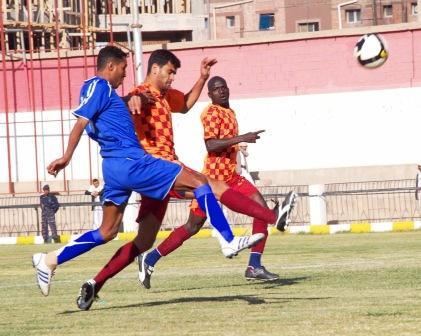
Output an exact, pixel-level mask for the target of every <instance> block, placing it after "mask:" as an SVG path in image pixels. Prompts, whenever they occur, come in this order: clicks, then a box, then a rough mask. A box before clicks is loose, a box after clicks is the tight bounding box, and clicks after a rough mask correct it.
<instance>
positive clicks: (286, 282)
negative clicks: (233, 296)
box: [151, 277, 309, 294]
mask: <svg viewBox="0 0 421 336" xmlns="http://www.w3.org/2000/svg"><path fill="white" fill-rule="evenodd" d="M307 279H309V277H298V278H289V279H278V280H275V281H261V280H250V281H247V282H244V283H240V284H232V285H231V284H228V285H219V284H218V283H214V285H213V286H209V285H204V286H195V287H188V288H180V290H182V291H183V292H185V291H192V290H198V289H210V288H232V287H250V286H254V285H258V286H263V287H264V288H274V287H278V286H291V285H295V284H296V283H299V282H301V281H303V280H307ZM151 292H152V291H151ZM168 292H174V289H169V290H153V293H156V294H161V293H168Z"/></svg>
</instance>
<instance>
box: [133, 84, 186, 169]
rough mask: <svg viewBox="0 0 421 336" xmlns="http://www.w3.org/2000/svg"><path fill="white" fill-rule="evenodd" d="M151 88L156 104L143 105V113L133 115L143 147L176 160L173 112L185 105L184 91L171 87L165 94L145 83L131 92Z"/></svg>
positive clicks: (167, 158) (137, 92)
mask: <svg viewBox="0 0 421 336" xmlns="http://www.w3.org/2000/svg"><path fill="white" fill-rule="evenodd" d="M147 90H149V91H150V92H151V93H152V95H153V96H154V97H155V99H156V103H155V104H154V105H148V106H142V111H141V114H139V115H132V117H133V121H134V125H135V129H136V133H137V136H138V138H139V141H140V143H141V145H142V147H143V148H144V149H145V150H146V152H148V153H149V154H151V155H153V156H155V157H160V158H163V159H166V160H170V161H176V160H177V159H178V158H177V155H176V154H175V149H174V134H173V127H172V118H171V112H180V111H181V110H182V109H183V108H184V105H185V102H184V93H182V92H180V91H178V90H175V89H169V90H168V91H167V92H166V93H165V94H164V95H162V94H161V92H160V91H159V90H157V89H155V88H153V87H152V86H151V85H150V84H147V83H143V84H141V85H139V86H137V87H136V88H134V89H133V90H132V91H131V92H130V94H132V95H135V94H139V93H140V92H143V91H147Z"/></svg>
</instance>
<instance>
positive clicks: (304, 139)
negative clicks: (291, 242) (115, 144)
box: [0, 87, 421, 182]
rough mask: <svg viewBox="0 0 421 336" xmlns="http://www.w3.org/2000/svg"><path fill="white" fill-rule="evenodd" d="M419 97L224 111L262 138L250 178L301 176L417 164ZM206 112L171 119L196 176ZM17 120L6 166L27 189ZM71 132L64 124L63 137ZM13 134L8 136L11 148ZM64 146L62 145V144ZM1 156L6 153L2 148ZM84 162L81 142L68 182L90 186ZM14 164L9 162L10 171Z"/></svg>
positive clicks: (294, 99)
mask: <svg viewBox="0 0 421 336" xmlns="http://www.w3.org/2000/svg"><path fill="white" fill-rule="evenodd" d="M419 97H421V87H417V88H406V89H388V90H377V91H357V92H341V93H331V94H315V95H302V96H289V97H270V98H255V99H241V100H236V99H233V100H232V101H231V106H232V108H233V109H234V110H235V111H236V113H237V117H238V121H239V125H240V132H242V133H245V132H249V131H256V130H261V129H264V130H266V132H264V133H262V136H261V139H260V140H258V142H257V143H256V144H251V145H250V146H249V152H250V158H249V166H250V170H252V171H278V170H303V169H319V168H339V167H353V166H376V165H404V164H411V163H416V162H420V161H421V148H420V146H419V142H420V139H419V138H420V131H419V127H420V125H421V113H420V111H421V99H420V98H419ZM206 105H207V103H206V102H199V103H197V104H196V106H195V107H194V108H193V109H192V110H191V111H190V112H189V113H188V114H186V115H183V114H174V115H173V122H174V133H175V143H176V151H177V153H178V155H179V157H180V159H181V160H182V161H183V162H184V163H185V164H187V165H188V166H190V167H192V168H195V169H198V170H200V169H201V168H202V164H203V158H204V154H205V148H204V144H203V130H202V126H201V123H200V113H201V111H202V110H203V108H204V107H205V106H206ZM280 111H282V113H275V112H280ZM55 114H57V115H55ZM18 116H19V118H20V122H19V123H18V124H17V126H16V135H17V136H16V139H17V147H18V148H25V151H19V150H18V151H17V152H18V155H21V156H22V157H21V158H20V159H19V160H18V162H22V163H23V164H20V165H19V166H18V167H17V166H16V165H12V172H13V178H14V179H15V178H16V174H18V175H19V181H20V182H23V181H32V180H33V179H34V171H35V169H36V167H35V162H34V157H35V156H34V147H33V145H32V142H33V139H32V137H31V135H32V134H33V129H31V128H30V126H29V125H31V124H30V123H25V122H24V121H25V116H27V117H28V118H29V119H30V118H31V114H30V113H19V114H18ZM48 116H49V118H50V120H53V121H47V120H45V122H44V123H43V124H42V125H44V126H43V128H41V127H40V129H39V130H38V135H39V138H38V151H39V153H38V155H39V156H40V157H42V158H43V160H42V163H43V165H42V166H40V167H39V169H40V176H41V177H42V178H43V180H53V178H51V177H49V176H48V175H47V174H46V171H45V166H46V165H47V164H48V162H50V161H51V160H53V159H54V158H57V157H58V156H59V155H60V152H61V146H62V145H61V135H60V132H59V129H60V125H59V123H58V122H57V121H54V120H58V112H56V113H51V112H49V113H48ZM70 127H71V122H68V123H67V125H66V129H65V132H66V134H68V131H69V129H70ZM186 130H188V131H186ZM14 134H15V131H14V129H12V133H11V137H12V143H11V145H12V148H14V147H15V141H14V139H15V136H14ZM3 139H4V138H3ZM64 141H65V143H67V136H66V137H65V138H64ZM90 144H91V157H92V165H93V172H94V174H95V172H96V173H97V174H98V175H96V176H100V157H99V154H98V148H97V146H96V145H95V143H93V142H92V141H91V142H90ZM1 151H2V152H3V153H5V151H6V144H5V141H4V140H3V141H2V143H1ZM12 152H13V151H12ZM88 157H89V152H88V139H87V137H86V136H84V138H83V139H82V141H81V143H80V145H79V147H78V149H77V150H76V152H75V156H74V158H73V161H72V163H71V164H70V165H69V167H68V168H67V179H70V180H72V179H82V180H85V179H89V162H88ZM2 161H3V160H2ZM15 162H16V160H15V157H13V158H12V163H15ZM5 163H6V162H5V160H4V161H3V162H2V169H1V173H0V179H1V182H7V174H6V173H7V169H4V168H6V167H5V165H4V164H5ZM398 177H399V176H398Z"/></svg>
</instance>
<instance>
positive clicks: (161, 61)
mask: <svg viewBox="0 0 421 336" xmlns="http://www.w3.org/2000/svg"><path fill="white" fill-rule="evenodd" d="M168 62H170V63H171V64H172V65H174V66H175V68H176V69H178V68H179V67H180V66H181V62H180V60H179V59H178V58H177V56H175V55H174V54H173V53H172V52H171V51H169V50H166V49H158V50H155V51H153V52H152V54H151V56H150V57H149V61H148V72H147V74H148V75H149V74H150V72H151V69H152V65H154V64H158V66H159V67H160V68H162V67H163V66H164V65H165V64H167V63H168Z"/></svg>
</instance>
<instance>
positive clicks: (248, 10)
mask: <svg viewBox="0 0 421 336" xmlns="http://www.w3.org/2000/svg"><path fill="white" fill-rule="evenodd" d="M210 9H211V12H210V18H211V19H210V21H211V27H212V28H211V30H213V33H212V37H213V38H218V39H220V38H242V37H256V36H263V35H264V36H269V35H276V34H284V33H298V32H313V31H319V30H330V29H341V28H354V27H362V26H372V25H373V26H375V25H387V24H396V23H407V22H414V21H417V2H416V1H415V0H402V1H371V0H356V1H346V2H344V1H340V0H339V1H338V0H332V1H326V0H272V1H267V0H253V1H247V0H246V1H238V2H232V1H212V0H211V4H210Z"/></svg>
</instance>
